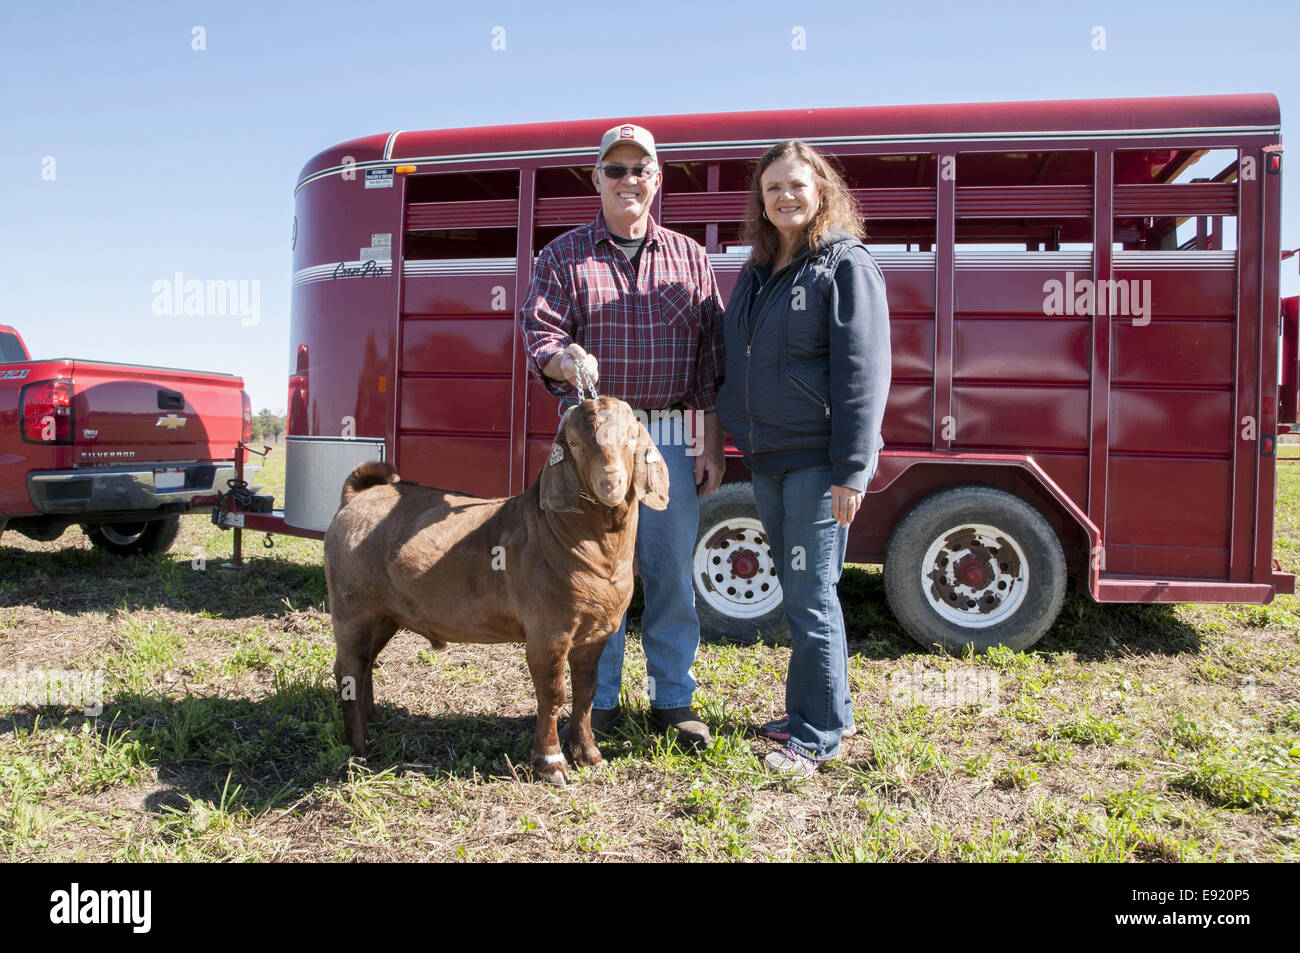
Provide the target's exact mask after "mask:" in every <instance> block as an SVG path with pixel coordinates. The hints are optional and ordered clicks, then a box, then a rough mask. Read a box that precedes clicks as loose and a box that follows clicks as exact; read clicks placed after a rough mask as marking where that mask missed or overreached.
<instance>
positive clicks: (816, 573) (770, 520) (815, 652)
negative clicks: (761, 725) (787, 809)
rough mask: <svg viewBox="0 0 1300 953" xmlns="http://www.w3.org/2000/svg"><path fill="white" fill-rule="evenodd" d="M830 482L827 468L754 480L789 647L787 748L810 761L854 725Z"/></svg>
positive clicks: (826, 753) (842, 531) (832, 748)
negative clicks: (791, 647) (788, 728)
mask: <svg viewBox="0 0 1300 953" xmlns="http://www.w3.org/2000/svg"><path fill="white" fill-rule="evenodd" d="M830 479H831V468H830V467H829V466H820V467H802V468H799V469H796V470H786V471H785V472H783V473H777V474H761V473H755V474H754V475H753V484H754V501H755V502H756V503H757V504H758V515H759V518H760V519H761V520H762V521H763V529H764V531H765V532H766V533H767V539H768V542H769V543H770V544H771V547H772V559H773V560H774V561H775V563H776V571H777V578H778V579H779V580H780V582H781V593H782V598H783V603H782V605H783V608H784V610H785V619H786V624H787V625H788V626H789V629H790V636H791V638H792V639H793V640H794V651H793V653H792V654H791V656H790V671H789V674H788V675H787V676H786V684H785V709H786V712H787V713H788V714H789V716H790V740H789V741H788V742H786V744H787V745H788V746H789V747H791V748H793V749H794V750H795V751H797V752H799V753H800V754H802V755H804V756H805V757H807V758H811V759H812V760H814V761H825V760H827V759H829V758H833V757H834V756H835V754H836V753H837V752H838V750H839V747H840V736H841V734H843V732H844V730H845V729H846V728H849V727H850V726H851V725H852V724H853V696H852V694H851V693H850V691H849V652H848V641H847V639H846V637H845V633H844V614H843V612H841V611H840V600H839V596H838V595H837V594H836V591H835V586H836V584H837V583H838V582H839V581H840V575H841V574H842V573H843V572H844V554H845V551H846V550H847V548H848V543H849V531H848V527H846V526H841V525H840V524H839V523H838V522H837V521H836V520H835V518H834V517H833V516H832V515H831V483H830Z"/></svg>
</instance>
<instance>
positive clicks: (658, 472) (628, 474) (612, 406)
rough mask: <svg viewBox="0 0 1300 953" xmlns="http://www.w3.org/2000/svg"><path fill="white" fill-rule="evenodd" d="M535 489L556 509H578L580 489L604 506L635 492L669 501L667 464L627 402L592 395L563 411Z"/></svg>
mask: <svg viewBox="0 0 1300 953" xmlns="http://www.w3.org/2000/svg"><path fill="white" fill-rule="evenodd" d="M540 490H541V498H542V499H541V503H542V508H543V509H547V510H554V511H556V512H560V513H576V512H578V511H579V509H581V507H580V505H579V498H580V494H582V493H585V494H587V495H588V496H590V497H591V498H592V499H594V500H595V501H596V502H598V503H601V504H603V505H604V506H618V505H619V504H621V503H622V502H623V501H624V500H628V499H629V495H630V494H631V493H635V496H636V498H637V499H639V500H640V501H641V502H642V503H644V504H645V505H646V506H648V507H650V508H651V509H652V510H662V509H664V508H665V507H667V506H668V466H667V465H666V464H665V463H664V459H663V456H662V455H661V454H660V453H659V449H658V448H657V447H656V446H655V445H654V442H653V441H652V440H651V439H650V434H649V433H648V432H647V431H646V429H645V427H644V426H642V424H641V422H640V421H639V420H638V419H637V417H636V415H635V414H634V413H633V412H632V408H631V407H629V406H628V405H627V404H625V403H624V402H623V401H621V400H617V399H615V398H613V397H597V398H595V399H594V400H593V399H588V400H584V401H582V402H581V403H578V404H575V405H574V406H573V407H570V408H569V410H568V411H566V412H565V414H564V418H563V419H562V420H561V421H560V430H559V433H557V434H556V435H555V443H554V444H553V445H552V446H551V455H550V457H549V458H548V459H547V461H546V464H545V465H544V466H543V467H542V475H541V486H540Z"/></svg>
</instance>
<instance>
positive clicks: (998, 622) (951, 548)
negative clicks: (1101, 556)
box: [885, 486, 1066, 653]
mask: <svg viewBox="0 0 1300 953" xmlns="http://www.w3.org/2000/svg"><path fill="white" fill-rule="evenodd" d="M1065 584H1066V579H1065V556H1064V554H1063V553H1062V552H1061V544H1060V542H1059V541H1058V540H1057V538H1056V534H1055V533H1054V532H1052V527H1051V526H1050V525H1049V524H1048V522H1047V520H1045V519H1044V518H1043V516H1042V514H1041V513H1039V512H1038V511H1037V510H1036V509H1034V508H1033V507H1032V506H1030V505H1029V504H1028V503H1026V502H1025V501H1024V500H1021V499H1019V498H1018V497H1016V496H1013V495H1012V494H1010V493H1007V492H1005V491H1003V490H998V489H995V488H994V487H991V486H962V487H955V488H953V489H950V490H944V491H942V492H940V493H936V494H934V495H933V496H930V497H927V498H926V499H924V500H922V501H921V502H920V503H918V504H917V505H916V506H915V507H913V508H912V510H911V511H910V512H909V513H908V514H907V515H906V516H904V517H903V519H902V520H900V521H899V523H898V525H897V526H895V527H894V532H893V533H892V534H891V536H890V538H889V547H888V549H887V550H886V552H885V595H886V596H887V598H888V599H889V605H890V608H891V609H893V611H894V615H895V617H896V618H897V619H898V621H899V622H900V623H901V624H902V626H903V628H905V629H906V630H907V632H908V634H909V635H911V636H912V638H914V639H915V640H916V641H918V642H920V643H921V644H922V645H924V646H927V647H937V648H942V649H945V650H946V651H949V652H960V651H962V650H963V649H964V648H965V647H966V646H970V647H971V648H972V649H973V650H974V651H975V652H979V653H982V652H985V651H987V650H988V649H990V648H992V647H993V646H995V645H1005V646H1007V647H1008V648H1011V649H1014V650H1016V651H1021V650H1023V649H1027V648H1028V647H1029V646H1031V645H1033V644H1034V643H1035V642H1037V641H1038V640H1039V639H1040V638H1042V637H1043V634H1044V633H1046V632H1047V630H1048V629H1049V628H1051V625H1052V623H1053V622H1055V621H1056V616H1057V614H1058V613H1059V612H1060V611H1061V603H1062V602H1063V601H1064V599H1065Z"/></svg>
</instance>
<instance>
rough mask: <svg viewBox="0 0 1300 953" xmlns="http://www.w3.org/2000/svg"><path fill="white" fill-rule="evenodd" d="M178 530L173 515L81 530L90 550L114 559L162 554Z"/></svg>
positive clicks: (179, 522)
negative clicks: (106, 554)
mask: <svg viewBox="0 0 1300 953" xmlns="http://www.w3.org/2000/svg"><path fill="white" fill-rule="evenodd" d="M180 528H181V518H180V516H178V515H176V514H173V515H171V516H165V517H163V518H162V519H160V520H140V521H138V522H134V523H101V524H99V525H96V526H82V527H81V529H82V531H83V532H84V533H85V534H86V536H87V537H89V538H90V544H91V545H92V546H94V547H95V548H96V549H102V550H104V551H105V552H109V553H112V554H113V555H114V556H155V555H158V554H159V553H165V552H167V550H169V549H171V546H172V543H174V542H176V535H177V534H178V533H179V532H180Z"/></svg>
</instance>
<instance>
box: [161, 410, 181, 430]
mask: <svg viewBox="0 0 1300 953" xmlns="http://www.w3.org/2000/svg"><path fill="white" fill-rule="evenodd" d="M186 419H187V418H185V417H177V416H176V415H175V414H167V415H166V416H165V417H159V418H158V422H157V423H156V424H154V426H155V427H166V428H167V429H168V430H175V429H176V428H177V427H184V426H185V421H186Z"/></svg>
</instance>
